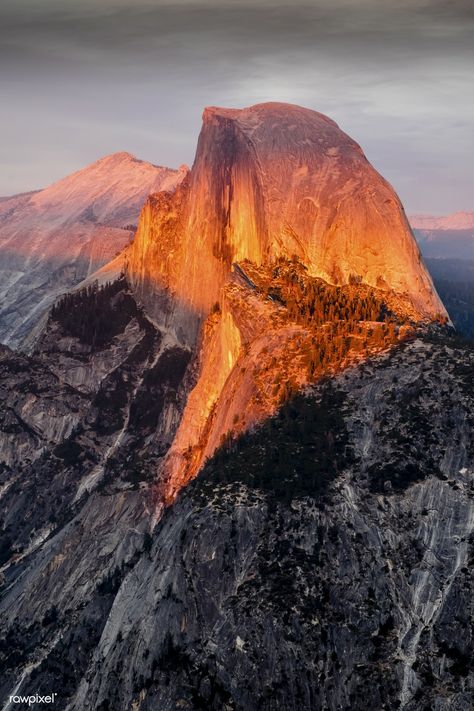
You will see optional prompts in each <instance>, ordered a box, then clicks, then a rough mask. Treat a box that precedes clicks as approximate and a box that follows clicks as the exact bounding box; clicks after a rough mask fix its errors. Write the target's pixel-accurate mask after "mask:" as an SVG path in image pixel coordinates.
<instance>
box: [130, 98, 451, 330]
mask: <svg viewBox="0 0 474 711" xmlns="http://www.w3.org/2000/svg"><path fill="white" fill-rule="evenodd" d="M293 255H296V256H297V257H298V258H299V260H300V261H301V262H302V263H303V264H305V265H306V266H307V267H308V270H309V272H310V273H311V274H313V275H317V276H321V277H322V278H324V279H326V280H328V281H329V282H331V283H334V284H343V283H347V282H348V281H349V278H350V277H351V276H352V277H357V278H359V279H361V280H362V281H364V282H365V283H367V284H370V285H372V286H376V287H379V288H382V289H385V290H395V291H396V292H397V293H399V294H403V295H406V297H407V298H408V299H409V300H411V302H412V304H413V307H414V309H415V311H416V314H417V316H418V317H419V318H420V319H421V318H428V319H429V318H432V317H434V316H436V315H437V314H439V313H442V314H444V313H445V312H444V308H443V306H442V304H441V302H440V300H439V298H438V296H437V294H436V292H435V290H434V288H433V284H432V282H431V279H430V277H429V275H428V273H427V271H426V269H425V267H424V265H423V263H422V261H421V257H420V253H419V250H418V247H417V245H416V242H415V240H414V238H413V234H412V232H411V230H410V227H409V225H408V222H407V219H406V217H405V213H404V211H403V208H402V206H401V204H400V201H399V199H398V197H397V195H396V194H395V192H394V191H393V189H392V188H391V186H390V185H389V184H388V183H387V182H386V181H385V180H384V179H383V178H382V177H381V176H380V175H379V174H378V173H377V172H376V171H375V170H374V168H373V167H372V166H371V165H370V163H369V162H368V161H367V159H366V157H365V156H364V154H363V152H362V150H361V148H360V147H359V146H358V145H357V144H356V143H355V142H354V141H353V140H352V139H351V138H349V137H348V136H347V135H346V134H345V133H343V132H342V131H341V130H340V129H339V128H338V126H337V125H336V124H335V123H334V122H333V121H332V120H331V119H329V118H327V117H326V116H323V115H322V114H319V113H317V112H315V111H310V110H308V109H304V108H301V107H298V106H293V105H289V104H279V103H270V104H259V105H256V106H252V107H250V108H247V109H242V110H237V109H221V108H216V107H210V108H207V109H205V111H204V114H203V127H202V130H201V134H200V137H199V142H198V147H197V153H196V159H195V162H194V165H193V168H192V170H191V173H190V175H189V179H188V180H187V181H186V183H185V185H183V189H182V190H181V191H178V192H177V193H176V194H175V195H174V196H169V195H168V196H161V197H159V198H155V197H153V198H152V199H151V200H150V201H149V202H148V204H147V206H146V208H145V210H144V211H143V213H142V217H141V221H140V225H139V229H138V233H137V237H136V240H135V243H134V246H133V249H132V250H131V256H130V263H129V269H130V278H131V280H132V282H133V284H134V286H135V289H136V290H137V292H138V294H139V295H140V296H141V297H142V299H143V300H144V302H145V303H146V305H147V306H148V307H149V308H150V309H151V310H152V311H154V312H155V315H156V316H157V317H159V316H160V313H162V312H161V311H160V305H159V301H158V302H157V300H156V299H154V298H152V293H153V292H160V293H161V288H162V287H163V286H164V287H167V288H168V289H169V290H171V292H173V293H174V294H175V295H176V296H177V298H178V300H179V301H180V302H181V308H183V306H182V305H183V304H185V305H186V308H187V309H189V310H190V311H191V312H193V313H195V314H196V315H197V316H199V315H201V314H203V313H207V312H208V311H209V309H210V308H211V307H212V305H213V303H214V302H215V301H216V300H218V299H219V294H220V289H221V287H222V284H223V283H224V281H225V279H226V275H227V274H228V273H229V271H230V269H231V265H232V264H233V263H234V262H239V261H241V260H243V259H249V260H250V261H252V262H254V263H256V264H262V263H267V262H272V261H273V260H275V258H277V257H278V256H286V257H292V256H293ZM157 304H158V305H157ZM170 308H171V310H173V308H176V306H175V307H169V306H168V309H167V310H165V311H166V313H167V314H169V312H170ZM195 332H196V331H195V330H194V331H193V330H192V329H191V336H193V335H194V334H195Z"/></svg>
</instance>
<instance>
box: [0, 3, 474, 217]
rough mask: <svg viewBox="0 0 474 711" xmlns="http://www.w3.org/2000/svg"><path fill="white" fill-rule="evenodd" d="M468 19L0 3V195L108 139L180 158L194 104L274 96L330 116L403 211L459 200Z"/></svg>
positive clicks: (469, 114) (420, 8)
mask: <svg viewBox="0 0 474 711" xmlns="http://www.w3.org/2000/svg"><path fill="white" fill-rule="evenodd" d="M473 28H474V9H473V8H472V6H471V4H470V3H468V2H466V1H464V0H455V1H454V2H451V3H450V4H449V5H448V6H446V4H445V3H443V2H441V1H440V0H402V1H401V2H397V3H395V2H392V1H389V0H381V1H380V0H379V1H378V2H376V0H362V2H358V3H357V4H356V3H354V2H353V1H351V0H334V1H333V2H329V0H318V2H313V3H309V2H301V1H298V2H296V3H294V4H292V5H289V4H288V3H287V4H283V3H278V2H277V3H274V2H269V1H268V0H257V2H253V3H250V2H249V1H246V0H227V1H224V2H220V3H217V2H213V0H208V1H204V0H181V1H178V2H176V1H175V2H173V3H171V2H167V1H166V0H157V1H155V2H153V1H152V0H137V2H136V3H134V4H133V6H130V3H128V2H125V0H102V1H101V2H100V3H98V2H92V0H85V1H84V2H83V3H81V5H80V6H77V4H75V3H73V2H71V1H69V2H61V3H60V2H59V1H58V0H44V2H42V3H41V6H39V5H38V4H37V3H35V2H34V1H33V0H6V1H5V2H4V3H3V4H2V7H1V8H0V61H1V66H2V71H1V74H0V87H1V91H2V97H3V101H2V109H1V112H0V131H1V135H2V136H3V140H2V160H1V163H2V168H3V170H2V174H1V176H0V195H2V196H6V195H11V194H15V193H19V192H28V191H31V190H35V189H40V188H42V187H46V186H47V185H48V184H50V183H51V182H53V181H55V180H58V179H60V178H62V177H64V176H65V175H67V174H69V173H72V172H74V171H76V170H79V169H81V168H83V167H84V166H86V165H87V164H89V163H92V162H94V161H95V160H97V159H98V158H100V157H102V156H104V155H107V154H110V153H114V152H117V151H127V152H130V153H132V154H133V155H135V156H136V157H137V158H140V159H143V160H147V161H150V162H151V163H155V164H160V165H166V166H169V167H178V166H179V165H180V164H182V163H187V164H189V165H191V164H192V161H193V158H194V151H195V146H196V143H197V137H198V133H199V129H200V124H201V114H202V110H203V108H204V106H206V105H221V106H232V107H243V106H248V105H250V104H254V103H259V102H262V101H286V102H290V103H296V104H300V105H303V106H307V107H308V108H312V109H315V110H317V111H321V112H322V113H325V114H327V115H328V116H330V117H331V118H333V119H334V120H336V121H337V123H338V124H339V126H340V127H341V128H342V129H343V130H344V131H345V132H346V133H348V134H349V135H350V136H351V137H352V138H354V139H355V140H356V141H357V142H358V143H360V145H361V146H362V148H363V150H364V152H365V154H366V155H367V157H368V159H369V160H370V161H371V162H372V163H373V165H374V166H375V167H376V168H377V170H378V171H379V172H380V173H381V174H382V175H383V176H384V177H385V178H386V179H387V180H389V182H390V183H391V184H392V185H393V186H394V188H395V190H396V191H397V192H398V194H399V195H400V198H401V200H402V202H403V204H404V206H405V208H406V211H407V213H411V214H414V213H417V214H432V215H445V214H449V213H452V212H457V211H464V210H468V211H469V210H470V209H472V208H473V205H472V193H473V180H472V176H471V165H472V163H473V161H474V142H473V141H472V137H471V133H472V121H473V118H474V97H473V95H472V81H473V71H472V69H473V66H474V61H473V59H474V48H473V47H472V41H471V35H472V29H473Z"/></svg>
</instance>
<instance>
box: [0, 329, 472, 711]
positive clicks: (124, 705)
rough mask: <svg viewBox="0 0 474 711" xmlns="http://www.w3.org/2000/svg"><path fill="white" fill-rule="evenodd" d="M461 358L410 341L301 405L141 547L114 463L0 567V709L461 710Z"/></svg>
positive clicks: (290, 407) (235, 455)
mask: <svg viewBox="0 0 474 711" xmlns="http://www.w3.org/2000/svg"><path fill="white" fill-rule="evenodd" d="M473 357H474V354H473V352H472V349H471V348H470V347H468V346H467V345H466V344H463V343H461V342H459V341H457V340H456V339H452V338H450V337H448V336H446V335H444V334H440V333H436V332H435V333H427V334H426V335H425V336H423V337H420V338H417V339H416V340H414V341H413V342H411V343H407V344H403V345H401V346H399V347H396V348H394V349H393V350H392V351H391V352H389V353H386V354H384V355H380V356H378V357H376V358H374V359H369V360H367V361H366V362H365V363H362V364H360V365H359V366H357V367H354V368H351V369H348V370H346V371H345V372H344V373H341V374H340V375H338V376H336V377H334V378H333V379H331V380H329V381H328V382H325V383H321V384H319V385H316V386H314V387H313V388H312V389H311V390H309V391H307V392H306V394H304V395H299V396H296V397H295V398H294V399H292V400H291V401H290V402H288V403H287V404H286V405H285V406H283V408H282V409H281V410H280V411H279V413H278V414H277V415H275V417H273V418H270V419H269V420H268V421H267V422H266V423H265V424H263V425H262V426H261V427H259V428H256V429H254V430H253V431H252V432H249V433H247V434H246V435H244V436H243V438H241V439H239V440H237V441H234V442H233V443H231V444H230V445H229V446H228V447H227V448H224V450H221V451H220V452H218V453H217V454H216V455H215V457H214V458H213V459H212V460H210V461H209V462H208V464H207V465H206V466H205V467H204V468H203V470H202V471H201V473H200V475H199V476H198V477H197V478H196V479H195V480H194V481H193V482H192V483H191V484H190V485H189V486H188V487H187V488H186V489H184V490H183V491H182V492H181V494H180V496H179V498H178V499H177V501H176V502H175V504H174V505H173V506H172V507H171V508H170V509H168V510H167V511H166V512H165V514H164V516H163V518H162V520H161V521H160V522H159V523H158V525H157V526H156V527H155V529H154V531H153V532H152V534H151V535H150V533H149V532H148V530H149V529H148V528H147V522H148V521H149V514H150V502H152V500H153V484H152V483H151V482H148V483H147V480H146V477H145V478H144V480H143V481H142V483H141V484H140V486H139V488H135V489H133V488H129V487H127V486H126V485H125V482H124V472H126V470H127V466H126V464H125V463H124V462H121V461H120V459H119V460H118V461H117V463H116V468H115V470H114V472H115V474H114V476H112V477H110V476H109V477H107V479H106V480H105V482H104V485H103V486H102V487H99V488H97V489H95V490H93V489H92V488H91V490H90V491H87V490H85V491H84V493H83V495H82V498H81V499H80V500H79V501H78V502H77V501H76V503H72V502H69V503H68V505H66V506H65V508H64V518H63V519H60V520H58V521H56V522H54V521H53V522H52V523H51V524H50V526H51V528H50V530H48V531H43V534H42V537H38V536H37V535H36V540H35V545H34V546H33V547H32V548H31V550H30V551H29V552H26V554H25V555H22V553H20V551H17V552H16V554H14V556H13V558H9V559H8V551H7V553H6V554H5V557H7V559H8V560H7V563H6V564H5V566H4V571H3V575H4V582H3V587H2V594H1V600H0V614H1V623H2V628H3V629H4V630H5V637H4V640H3V641H2V644H1V646H0V651H1V653H2V663H3V665H4V668H5V669H6V674H5V675H4V677H3V678H4V680H5V681H4V682H3V685H2V693H3V695H4V696H5V697H6V696H7V694H9V693H11V692H12V689H13V688H15V686H16V685H17V684H18V682H19V681H20V680H21V690H22V693H28V692H30V693H34V692H36V691H38V690H39V691H43V692H46V691H47V690H48V689H53V688H54V689H56V688H60V689H61V690H62V694H63V696H62V697H61V705H60V707H59V708H64V709H66V708H67V709H69V710H70V711H73V710H74V711H79V709H81V711H82V710H86V709H91V710H92V709H93V710H94V711H98V710H99V709H100V710H101V711H105V710H106V709H114V710H115V709H117V710H123V711H125V710H127V711H128V710H129V709H137V710H138V709H140V710H142V711H145V710H147V711H148V710H150V711H151V709H156V708H159V709H163V710H164V711H167V710H169V711H171V710H172V709H173V710H174V709H177V708H184V709H186V708H187V709H203V708H206V709H215V710H216V711H221V709H229V710H230V709H236V710H237V709H239V710H245V711H247V710H248V711H254V709H256V708H259V709H263V710H267V709H269V710H270V709H272V710H273V709H275V710H277V709H278V710H279V709H282V708H292V709H295V710H296V711H299V710H301V711H303V710H305V711H306V709H315V710H319V709H323V708H325V709H331V711H332V710H333V709H334V711H336V709H341V708H342V709H349V708H350V709H356V710H359V709H360V711H362V710H365V709H367V707H368V706H371V707H373V708H380V709H396V708H403V709H409V710H410V711H415V709H416V710H417V709H420V708H422V709H424V708H434V709H437V710H438V711H448V709H453V708H456V709H463V710H464V709H466V710H467V709H468V708H469V707H470V706H469V705H470V703H471V699H472V693H473V688H474V668H473V666H472V658H473V651H474V649H473V644H474V640H473V637H472V616H473V614H474V610H473V607H472V599H473V585H474V582H473V578H472V571H471V567H472V565H471V564H472V556H473V554H474V547H473V546H474V490H473V484H472V481H473V480H472V475H473V457H474V452H473V448H472V429H473V424H474V423H473V418H472V412H473V401H472V389H471V385H470V383H471V381H472V374H473V367H474V361H473ZM97 436H98V435H97V434H96V437H97ZM64 476H65V477H67V478H69V477H71V473H68V470H67V468H66V469H65V470H64ZM76 476H77V474H76ZM125 478H126V475H125ZM23 486H24V484H23ZM62 486H64V483H63V484H62ZM55 490H57V485H56V484H55V485H54V488H53V489H52V491H53V492H54V491H55ZM12 495H13V494H12ZM14 496H15V499H20V501H22V500H23V501H26V499H25V498H24V494H21V493H19V492H18V491H16V492H15V493H14ZM6 506H7V510H8V509H9V508H10V506H11V503H7V504H6ZM19 506H20V507H21V504H19ZM16 520H17V521H18V523H16V524H15V525H16V526H19V527H20V528H21V527H25V531H27V530H28V527H30V528H31V520H30V522H29V523H28V517H27V516H24V514H23V515H21V514H19V515H18V516H17V517H16ZM15 538H16V539H19V540H21V535H20V532H19V531H18V532H17V535H16V536H15ZM4 549H5V548H4Z"/></svg>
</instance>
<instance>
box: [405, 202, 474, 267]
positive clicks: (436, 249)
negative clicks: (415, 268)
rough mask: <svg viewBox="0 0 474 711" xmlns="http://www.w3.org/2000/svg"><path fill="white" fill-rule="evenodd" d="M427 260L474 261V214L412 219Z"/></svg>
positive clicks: (466, 213) (464, 213)
mask: <svg viewBox="0 0 474 711" xmlns="http://www.w3.org/2000/svg"><path fill="white" fill-rule="evenodd" d="M409 221H410V224H411V226H412V228H413V231H414V233H415V236H416V238H417V240H418V244H419V245H420V248H421V250H422V252H423V254H424V256H425V257H435V258H436V257H439V258H443V259H473V260H474V212H455V213H453V214H452V215H447V216H446V217H433V216H430V215H412V216H411V217H409Z"/></svg>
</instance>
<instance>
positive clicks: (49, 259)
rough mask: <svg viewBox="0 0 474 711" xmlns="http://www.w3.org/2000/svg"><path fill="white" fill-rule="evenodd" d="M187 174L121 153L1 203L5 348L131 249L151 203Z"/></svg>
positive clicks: (0, 337)
mask: <svg viewBox="0 0 474 711" xmlns="http://www.w3.org/2000/svg"><path fill="white" fill-rule="evenodd" d="M185 172H186V171H185V169H182V170H180V171H176V170H171V169H169V168H163V167H159V166H155V165H152V164H151V163H147V162H145V161H140V160H137V159H136V158H134V157H133V156H131V155H130V154H128V153H115V154H113V155H111V156H107V157H105V158H102V159H101V160H99V161H97V162H96V163H93V164H92V165H90V166H88V167H86V168H84V169H82V170H80V171H78V172H77V173H74V174H73V175H70V176H68V177H67V178H64V179H62V180H59V181H58V182H56V183H54V184H53V185H51V186H49V187H48V188H45V189H44V190H40V191H37V192H35V193H30V194H28V195H20V196H14V197H11V198H4V199H2V200H0V303H1V306H0V342H2V343H5V344H8V345H10V346H12V347H17V346H19V345H20V344H21V343H22V341H23V339H24V338H25V337H27V336H28V335H29V334H30V332H31V331H32V329H35V328H37V327H38V325H41V324H42V325H44V323H43V317H44V315H45V314H46V313H47V311H48V309H49V308H50V306H51V304H52V303H53V301H54V300H55V298H57V296H58V295H59V294H62V293H64V292H65V291H68V289H70V288H71V287H72V286H73V285H75V284H77V283H78V282H80V281H81V280H82V279H84V278H86V277H87V276H88V275H89V274H91V273H93V272H94V271H95V270H97V269H98V268H99V267H101V266H102V265H104V264H105V263H106V262H109V261H110V260H111V259H112V258H113V257H114V255H115V254H116V253H117V252H119V251H120V250H122V249H123V248H124V247H125V246H126V245H127V244H129V242H130V240H131V238H132V236H133V233H134V231H135V228H136V224H137V220H138V216H139V213H140V210H141V208H142V205H143V203H144V201H145V199H146V198H147V197H148V195H149V194H150V193H151V192H155V191H158V190H166V189H173V188H174V187H175V186H176V185H177V184H178V183H179V181H180V180H181V179H182V177H183V175H184V174H185ZM30 340H31V339H30Z"/></svg>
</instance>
